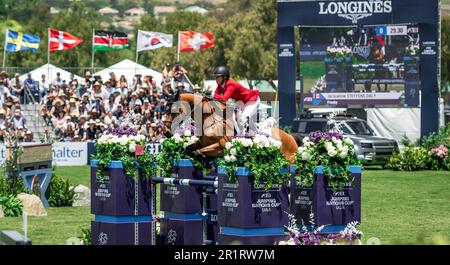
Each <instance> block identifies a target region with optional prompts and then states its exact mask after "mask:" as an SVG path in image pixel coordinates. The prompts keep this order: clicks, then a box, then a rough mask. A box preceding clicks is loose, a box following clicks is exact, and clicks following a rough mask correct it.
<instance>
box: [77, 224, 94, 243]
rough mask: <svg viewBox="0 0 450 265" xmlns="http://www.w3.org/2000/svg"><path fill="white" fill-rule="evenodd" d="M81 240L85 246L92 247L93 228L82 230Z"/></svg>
mask: <svg viewBox="0 0 450 265" xmlns="http://www.w3.org/2000/svg"><path fill="white" fill-rule="evenodd" d="M79 239H80V240H81V243H82V244H83V245H91V244H92V242H91V241H92V240H91V228H81V235H80V236H79Z"/></svg>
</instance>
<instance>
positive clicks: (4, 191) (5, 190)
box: [0, 177, 27, 196]
mask: <svg viewBox="0 0 450 265" xmlns="http://www.w3.org/2000/svg"><path fill="white" fill-rule="evenodd" d="M26 192H27V189H26V188H25V185H24V183H23V178H17V179H15V178H3V177H0V196H2V195H4V196H6V195H12V196H17V195H18V194H20V193H26Z"/></svg>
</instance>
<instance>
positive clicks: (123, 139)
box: [119, 135, 128, 145]
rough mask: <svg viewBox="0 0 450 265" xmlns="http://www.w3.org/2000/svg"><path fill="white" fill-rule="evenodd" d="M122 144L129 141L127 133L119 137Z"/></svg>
mask: <svg viewBox="0 0 450 265" xmlns="http://www.w3.org/2000/svg"><path fill="white" fill-rule="evenodd" d="M119 141H120V144H121V145H126V144H127V143H128V137H127V136H126V135H124V136H122V137H120V139H119Z"/></svg>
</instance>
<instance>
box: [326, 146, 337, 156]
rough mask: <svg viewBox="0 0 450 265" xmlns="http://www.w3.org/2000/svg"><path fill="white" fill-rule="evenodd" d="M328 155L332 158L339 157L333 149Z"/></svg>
mask: <svg viewBox="0 0 450 265" xmlns="http://www.w3.org/2000/svg"><path fill="white" fill-rule="evenodd" d="M328 155H329V156H331V157H335V156H336V155H337V152H336V150H334V148H333V149H332V150H328Z"/></svg>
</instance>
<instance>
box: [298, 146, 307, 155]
mask: <svg viewBox="0 0 450 265" xmlns="http://www.w3.org/2000/svg"><path fill="white" fill-rule="evenodd" d="M304 151H306V148H305V147H303V146H300V147H299V148H298V149H297V152H298V153H299V154H301V153H303V152H304Z"/></svg>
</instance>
